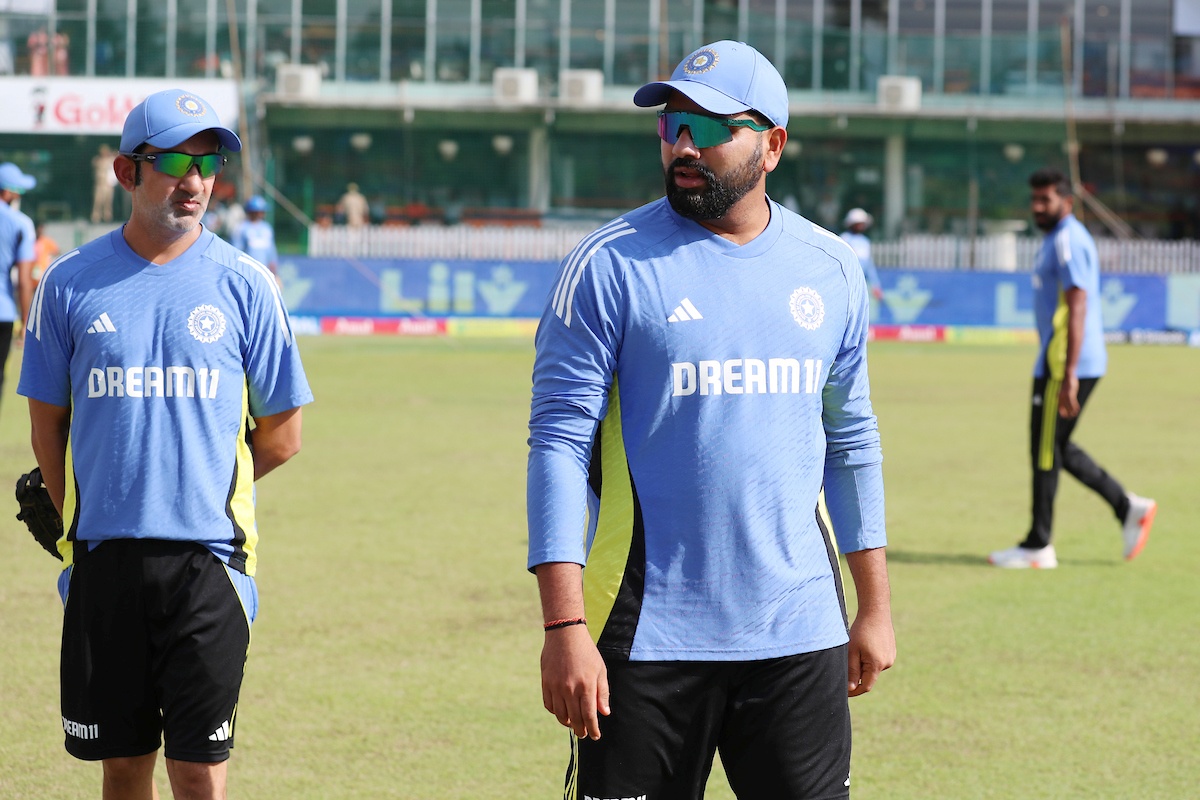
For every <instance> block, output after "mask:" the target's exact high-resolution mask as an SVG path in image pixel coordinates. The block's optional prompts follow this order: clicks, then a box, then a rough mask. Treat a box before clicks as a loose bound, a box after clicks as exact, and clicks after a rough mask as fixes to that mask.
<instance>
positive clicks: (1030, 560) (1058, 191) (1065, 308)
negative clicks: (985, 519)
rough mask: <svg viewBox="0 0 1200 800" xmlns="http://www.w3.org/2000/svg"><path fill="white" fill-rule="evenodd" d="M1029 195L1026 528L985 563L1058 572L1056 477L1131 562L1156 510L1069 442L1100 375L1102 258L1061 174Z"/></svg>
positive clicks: (1036, 176)
mask: <svg viewBox="0 0 1200 800" xmlns="http://www.w3.org/2000/svg"><path fill="white" fill-rule="evenodd" d="M1029 186H1030V188H1031V195H1030V210H1031V212H1032V214H1033V221H1034V223H1035V224H1036V225H1037V226H1038V228H1040V229H1041V230H1042V231H1044V232H1045V234H1046V237H1045V238H1044V239H1043V240H1042V247H1041V249H1040V250H1039V251H1038V254H1037V260H1036V262H1035V263H1034V268H1033V289H1034V318H1035V320H1036V322H1037V330H1038V339H1039V348H1038V356H1037V360H1036V361H1035V362H1034V368H1033V393H1032V401H1031V413H1030V424H1029V430H1030V451H1031V457H1032V461H1033V509H1032V511H1033V514H1032V515H1033V522H1032V524H1031V526H1030V528H1029V534H1028V535H1027V536H1026V537H1025V539H1024V540H1023V541H1022V542H1021V543H1020V544H1019V545H1017V546H1016V547H1010V548H1008V549H1005V550H997V551H995V552H993V553H992V554H991V555H989V556H988V561H989V562H990V563H992V564H994V565H995V566H997V567H1006V568H1009V569H1022V568H1029V567H1033V568H1036V569H1053V568H1054V567H1057V566H1058V556H1057V554H1056V553H1055V551H1054V545H1053V544H1051V541H1050V539H1051V526H1052V523H1053V521H1054V497H1055V495H1056V494H1057V493H1058V475H1059V471H1060V469H1066V471H1067V472H1068V473H1070V474H1071V475H1073V476H1074V477H1075V478H1076V479H1077V480H1079V482H1080V483H1082V484H1083V485H1084V486H1086V487H1088V488H1089V489H1091V490H1092V491H1094V492H1096V493H1097V494H1099V495H1100V496H1101V497H1102V498H1104V500H1105V502H1107V503H1108V504H1109V506H1111V507H1112V510H1113V514H1114V515H1115V516H1116V518H1117V521H1118V522H1119V523H1120V525H1121V540H1122V549H1123V554H1124V556H1125V559H1126V560H1127V561H1132V560H1133V559H1134V558H1136V557H1137V555H1138V553H1140V552H1141V551H1142V548H1143V547H1145V545H1146V540H1147V539H1148V538H1149V536H1150V526H1151V525H1152V524H1153V523H1154V515H1155V513H1156V512H1157V510H1158V504H1157V503H1155V502H1154V501H1153V500H1151V499H1150V498H1148V497H1139V496H1138V495H1136V494H1134V493H1132V492H1127V491H1126V490H1125V489H1124V488H1122V486H1121V484H1120V483H1118V482H1117V480H1116V479H1115V478H1113V477H1112V476H1111V475H1110V474H1109V473H1108V472H1107V471H1105V469H1104V468H1103V467H1101V466H1100V465H1099V464H1097V463H1096V462H1095V461H1094V460H1093V459H1092V457H1091V456H1089V455H1088V454H1087V453H1085V452H1084V451H1083V449H1082V448H1080V447H1079V445H1077V444H1075V443H1074V442H1073V441H1071V434H1072V433H1073V432H1074V430H1075V425H1076V423H1077V422H1078V421H1079V415H1080V413H1081V412H1082V411H1083V407H1084V404H1085V403H1087V400H1088V397H1090V396H1091V394H1092V391H1093V390H1094V389H1095V388H1096V384H1097V383H1099V381H1100V378H1101V377H1103V375H1104V373H1105V370H1106V369H1107V367H1108V352H1107V350H1105V347H1104V319H1103V314H1102V309H1101V305H1100V257H1099V255H1098V254H1097V252H1096V243H1095V241H1094V240H1093V239H1092V235H1091V234H1090V233H1088V230H1087V228H1085V227H1084V226H1083V223H1081V222H1080V221H1079V220H1078V219H1076V218H1075V216H1074V214H1072V213H1071V212H1072V209H1073V207H1074V198H1073V195H1072V190H1071V184H1070V182H1069V181H1068V180H1067V177H1066V176H1065V175H1064V174H1063V173H1062V171H1060V170H1057V169H1051V168H1047V169H1041V170H1038V171H1037V172H1035V173H1033V175H1032V176H1030V178H1029Z"/></svg>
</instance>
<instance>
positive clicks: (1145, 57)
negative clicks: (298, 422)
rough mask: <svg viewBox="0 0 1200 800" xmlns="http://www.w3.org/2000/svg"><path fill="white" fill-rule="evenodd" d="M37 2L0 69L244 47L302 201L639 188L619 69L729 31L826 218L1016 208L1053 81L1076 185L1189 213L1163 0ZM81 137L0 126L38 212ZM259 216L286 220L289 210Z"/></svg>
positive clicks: (1153, 227)
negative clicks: (782, 118)
mask: <svg viewBox="0 0 1200 800" xmlns="http://www.w3.org/2000/svg"><path fill="white" fill-rule="evenodd" d="M44 5H45V10H44V12H42V13H10V14H6V15H5V16H4V18H2V19H0V75H3V74H13V75H33V76H40V75H45V76H56V75H70V76H90V77H137V78H150V77H153V78H178V79H180V80H181V81H182V80H186V79H188V78H201V77H203V78H222V77H223V78H233V77H235V76H237V75H238V65H239V64H240V66H241V76H242V77H244V78H245V80H244V82H243V89H244V94H245V110H246V117H247V120H248V122H249V124H250V126H251V131H250V141H251V144H252V152H251V153H250V154H249V155H248V157H249V156H253V157H254V158H255V159H256V162H257V163H258V165H259V170H258V171H259V172H261V173H262V174H263V175H265V176H267V178H268V179H269V180H271V181H273V182H274V184H275V185H277V186H278V187H279V189H280V190H281V191H282V192H283V193H284V194H285V195H286V196H288V197H289V198H292V200H293V202H294V203H295V205H296V206H297V207H299V208H301V209H302V210H303V211H304V212H305V213H306V214H307V215H308V216H310V217H313V218H318V217H321V216H322V215H326V214H327V213H328V209H329V208H331V207H332V205H333V203H335V202H336V199H337V197H338V196H339V195H340V194H341V192H342V191H343V190H344V188H345V184H346V183H347V182H350V181H352V180H353V181H355V182H357V183H359V185H360V186H361V187H363V190H364V192H365V193H367V195H368V197H369V198H371V199H372V200H373V202H374V206H375V210H376V218H377V221H379V222H396V223H398V224H400V223H411V222H413V221H429V220H435V219H436V220H441V221H446V220H449V221H456V220H457V219H458V218H459V217H461V216H462V215H463V214H464V213H465V214H467V216H470V215H471V214H472V213H474V212H476V211H478V210H479V209H486V208H527V209H530V210H532V211H533V212H535V213H536V215H537V216H538V217H539V218H541V219H546V218H552V217H554V216H555V215H562V216H571V215H583V214H587V213H595V214H597V215H602V214H605V213H609V212H617V211H620V210H622V209H624V208H628V207H630V206H631V205H636V204H638V203H641V202H644V201H645V200H646V199H648V198H650V197H653V196H656V195H657V194H658V193H660V192H661V182H662V179H661V175H660V174H659V173H660V168H659V166H658V157H659V156H658V148H657V146H656V140H655V138H654V136H653V134H652V132H651V131H652V122H650V121H647V119H648V118H643V116H637V112H636V110H634V109H632V108H629V107H628V94H629V90H631V89H632V88H633V87H636V86H638V85H640V84H641V83H643V82H645V81H647V80H651V79H654V78H658V77H662V76H665V75H666V74H668V73H669V72H670V71H671V69H672V68H673V66H674V65H675V64H676V63H678V61H679V60H680V59H681V58H682V57H683V56H684V55H685V54H686V53H688V52H690V51H691V50H692V49H694V48H695V47H696V46H698V45H699V44H702V43H704V42H706V41H713V40H716V39H722V38H731V39H739V40H743V41H747V42H750V43H751V44H753V45H754V46H755V47H757V48H758V49H759V50H761V51H762V52H763V53H764V54H766V55H767V56H768V57H769V58H771V60H772V61H773V62H774V63H775V64H776V65H777V66H778V67H779V69H780V71H781V73H782V74H783V75H784V78H785V81H786V82H787V83H788V86H789V89H790V90H791V93H792V102H793V108H794V112H793V122H792V124H791V125H790V126H789V133H790V136H791V139H792V146H791V147H790V148H789V150H788V151H787V154H786V156H785V158H784V160H783V162H782V163H781V165H780V168H779V170H777V172H776V174H773V175H772V176H771V177H770V179H769V180H770V187H771V191H772V194H773V195H775V196H777V197H778V198H779V199H786V200H787V201H788V202H789V204H794V205H795V206H796V207H797V208H798V209H800V210H801V211H802V213H806V214H808V215H809V216H812V217H814V218H816V219H818V220H820V221H822V222H825V223H831V222H832V223H833V224H834V226H835V227H836V222H837V220H838V219H840V216H841V215H842V214H843V213H844V211H845V210H846V208H848V207H850V206H853V205H859V206H863V207H867V208H870V209H872V210H873V213H876V216H877V218H880V219H881V220H882V219H885V218H886V219H887V221H888V222H887V225H886V228H883V227H882V226H881V229H880V230H879V233H880V234H882V233H884V231H885V230H886V232H887V233H889V234H896V233H900V232H903V231H930V232H955V231H958V230H960V229H962V228H963V226H964V225H968V224H970V223H969V221H970V220H980V219H1004V218H1021V219H1024V218H1025V217H1026V212H1025V188H1024V176H1025V174H1027V173H1028V172H1029V171H1031V170H1032V169H1033V168H1035V167H1036V166H1040V165H1042V164H1043V163H1052V164H1056V165H1059V166H1062V167H1066V166H1067V163H1068V162H1067V159H1066V156H1065V152H1064V147H1063V141H1064V139H1065V137H1066V126H1065V125H1064V118H1063V115H1062V110H1063V106H1064V99H1065V98H1067V97H1070V98H1071V99H1072V100H1074V101H1078V105H1079V107H1080V108H1082V109H1085V110H1086V112H1087V113H1081V114H1080V124H1079V137H1080V140H1081V143H1082V150H1081V154H1080V174H1081V177H1082V179H1083V181H1084V183H1085V185H1088V186H1089V188H1091V189H1092V190H1093V191H1094V192H1095V193H1096V194H1097V195H1098V196H1099V197H1100V198H1101V199H1103V200H1104V202H1106V203H1107V204H1108V205H1110V207H1112V208H1113V209H1114V210H1116V211H1117V212H1118V213H1122V214H1125V215H1128V218H1129V220H1130V221H1131V223H1132V224H1134V226H1135V228H1137V229H1138V230H1140V231H1142V232H1144V233H1147V234H1149V235H1160V236H1170V235H1194V234H1195V233H1196V231H1197V229H1198V228H1200V223H1194V222H1193V221H1192V218H1193V217H1194V216H1195V212H1194V208H1195V206H1196V201H1195V200H1194V198H1195V197H1197V196H1200V191H1198V190H1200V151H1198V150H1197V148H1196V147H1195V146H1194V145H1192V144H1191V143H1190V138H1191V137H1190V134H1189V130H1191V129H1192V128H1189V126H1194V125H1195V124H1196V121H1197V120H1196V119H1195V116H1196V115H1195V113H1194V112H1191V111H1184V110H1181V109H1184V108H1191V105H1190V104H1191V103H1193V102H1194V101H1195V99H1196V98H1197V97H1200V38H1196V37H1192V36H1185V35H1177V34H1176V33H1174V32H1173V16H1172V7H1173V0H1137V2H1136V4H1135V3H1134V2H1133V0H847V1H846V2H834V1H833V0H239V2H237V3H236V13H237V17H236V19H234V20H230V19H229V18H228V17H227V11H228V8H229V5H228V4H227V3H226V2H225V1H224V0H189V2H186V3H185V2H182V0H58V2H50V1H49V0H47V2H46V3H45V4H44ZM27 7H32V8H36V7H37V6H36V4H33V5H32V6H27ZM285 64H305V65H314V66H316V67H317V68H318V69H319V72H320V74H321V76H322V78H323V81H324V88H323V89H322V90H321V97H322V103H321V104H318V106H319V107H318V106H311V107H309V108H308V110H305V108H304V107H303V105H304V104H303V103H301V104H300V106H299V107H297V106H296V105H295V104H294V103H292V102H290V101H289V100H288V99H287V98H281V97H280V96H278V95H276V94H275V88H276V72H277V70H278V68H279V67H280V66H282V65H285ZM511 67H516V68H523V69H528V70H533V71H534V73H535V74H536V93H537V97H536V99H535V100H533V101H532V102H530V103H528V104H527V105H526V106H524V107H520V108H501V107H498V105H497V104H496V103H495V102H494V101H493V93H492V84H493V80H494V76H495V71H496V69H498V68H511ZM563 70H595V71H599V72H600V73H601V74H602V75H603V87H604V97H603V99H602V100H601V101H599V102H598V103H597V99H596V98H594V97H593V98H591V99H590V101H589V102H592V103H593V104H594V105H593V107H592V108H590V109H589V108H588V107H586V106H580V105H578V104H576V105H573V106H570V107H564V106H563V105H562V104H561V103H560V102H559V101H560V98H561V94H560V89H561V88H562V87H560V86H559V84H560V79H561V76H562V72H563ZM885 75H900V76H910V77H915V78H917V79H919V81H920V84H921V88H922V91H923V95H924V97H923V101H922V105H921V108H920V110H919V112H901V111H897V112H888V111H886V110H881V109H880V108H878V107H877V106H876V98H875V93H876V86H877V84H878V81H879V79H880V78H881V77H883V76H885ZM397 96H402V97H403V98H405V99H403V100H402V101H396V100H392V101H385V99H386V98H388V97H393V98H394V97H397ZM334 101H336V102H334ZM618 102H620V103H621V105H620V106H619V107H618V106H617V105H615V104H617V103H618ZM1089 103H1090V104H1091V105H1089ZM1139 104H1153V105H1154V108H1155V113H1154V114H1152V115H1149V118H1152V119H1153V120H1154V121H1152V122H1147V121H1146V119H1147V118H1148V117H1147V115H1145V114H1143V113H1141V109H1143V108H1144V107H1147V106H1145V105H1139ZM977 107H978V108H981V109H983V110H982V111H981V112H980V113H979V114H978V115H976V114H975V112H974V111H972V109H975V108H977ZM796 109H802V111H797V110H796ZM259 111H261V112H262V113H261V114H260V113H259ZM977 117H978V118H977ZM297 140H300V141H306V140H307V141H311V142H312V145H313V146H312V148H311V149H310V150H306V149H305V148H303V147H297V146H296V144H295V142H296V141H297ZM100 141H101V139H100V138H98V137H86V136H84V137H62V136H36V135H33V134H0V157H3V158H11V159H14V160H20V161H21V162H22V163H23V164H24V165H26V166H29V167H31V168H36V169H37V170H42V174H44V175H46V176H47V177H50V176H54V180H53V181H52V182H50V183H49V184H48V185H47V192H52V193H53V194H54V197H52V198H51V197H48V196H44V198H43V199H44V202H45V203H46V205H47V209H49V210H48V211H47V212H46V213H47V214H51V213H52V214H62V215H66V216H70V215H75V216H81V215H86V213H87V210H88V208H89V205H88V203H89V199H88V198H87V197H86V196H85V195H86V194H87V192H86V191H85V190H83V189H77V188H74V187H72V186H70V185H69V184H70V181H68V180H67V179H66V176H69V175H72V174H82V175H86V174H87V171H86V170H87V166H88V163H89V159H90V154H91V153H93V152H94V151H95V149H96V146H97V145H98V144H99V143H100ZM447 142H451V143H453V144H452V145H451V144H445V143H447ZM85 182H86V181H85ZM897 182H899V183H901V184H903V185H902V186H901V187H900V191H896V190H895V187H894V186H893V188H892V190H889V184H890V183H891V184H896V183H897ZM980 186H985V187H987V190H986V191H982V192H980V191H977V188H978V187H980ZM969 187H976V189H970V188H969ZM39 194H40V193H39ZM971 197H978V202H977V203H976V202H975V201H973V200H969V199H968V198H971ZM27 202H29V204H30V205H31V206H33V207H35V208H36V207H37V204H38V203H39V202H42V200H39V198H38V197H36V196H35V195H31V196H30V197H29V198H28V200H27ZM885 206H887V207H888V210H887V213H886V214H883V213H879V212H881V211H882V209H884V207H885ZM406 208H407V209H409V211H410V212H413V210H414V209H420V208H426V209H430V211H429V212H428V213H425V212H422V213H420V214H418V213H415V212H414V213H407V212H404V211H403V209H406ZM1189 215H1190V216H1189ZM1181 219H1182V220H1185V221H1184V222H1183V223H1180V222H1179V220H1181ZM277 223H278V224H279V225H280V226H281V229H282V231H283V236H284V238H285V239H286V238H287V237H288V236H289V235H291V236H293V238H298V237H299V232H300V230H301V225H300V223H299V222H297V221H295V220H293V219H291V218H290V217H289V218H286V219H279V220H277Z"/></svg>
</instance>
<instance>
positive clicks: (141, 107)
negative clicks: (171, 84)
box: [121, 89, 242, 153]
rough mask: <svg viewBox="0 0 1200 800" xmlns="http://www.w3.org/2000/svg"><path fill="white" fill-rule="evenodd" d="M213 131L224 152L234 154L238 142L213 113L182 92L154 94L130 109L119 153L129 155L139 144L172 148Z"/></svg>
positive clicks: (190, 94) (172, 91) (166, 91)
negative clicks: (232, 152)
mask: <svg viewBox="0 0 1200 800" xmlns="http://www.w3.org/2000/svg"><path fill="white" fill-rule="evenodd" d="M204 131H213V132H214V133H216V134H217V137H218V138H220V140H221V146H222V147H224V148H225V149H226V150H232V151H234V152H237V151H238V150H241V149H242V141H241V139H239V138H238V137H237V134H236V133H234V132H233V131H231V130H230V129H229V128H226V127H225V126H224V125H222V124H221V120H219V119H217V112H215V111H213V110H212V108H211V107H210V106H209V104H208V103H207V102H206V101H205V100H202V99H201V98H199V97H197V96H196V95H194V94H192V93H190V92H185V91H183V90H182V89H167V90H165V91H162V92H155V93H154V94H152V95H150V96H149V97H147V98H146V99H145V100H143V101H142V102H140V103H138V104H137V105H136V106H134V107H133V110H132V111H130V112H129V116H128V117H126V118H125V127H124V129H123V130H122V131H121V152H122V153H132V152H133V151H134V150H137V149H138V147H140V146H141V145H143V144H149V145H153V146H154V147H162V148H168V147H175V146H176V145H180V144H183V143H184V142H186V141H187V140H188V139H190V138H192V137H193V136H195V135H196V134H197V133H203V132H204Z"/></svg>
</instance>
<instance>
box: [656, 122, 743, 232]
mask: <svg viewBox="0 0 1200 800" xmlns="http://www.w3.org/2000/svg"><path fill="white" fill-rule="evenodd" d="M676 169H688V170H693V171H695V172H697V173H699V174H700V175H702V176H703V177H704V181H705V183H706V184H707V186H705V187H704V188H702V189H681V188H679V186H678V185H677V184H676V183H675V178H674V173H675V170H676ZM663 177H664V179H665V182H666V185H667V201H668V202H669V203H670V204H671V208H673V209H675V212H676V213H677V214H679V215H680V216H681V217H687V218H688V219H692V220H696V221H704V220H713V219H721V218H722V217H724V216H725V215H726V214H728V213H729V209H731V208H733V207H734V205H736V204H737V202H738V201H739V200H741V199H742V198H743V197H745V196H746V194H747V193H749V191H750V190H751V189H753V188H754V187H755V186H757V185H758V182H759V180H761V179H762V142H761V141H760V142H759V143H758V144H757V145H756V146H755V148H754V152H753V153H752V154H751V155H750V157H749V158H748V159H746V160H745V161H744V162H742V164H741V165H739V166H737V167H735V168H733V169H732V170H730V171H729V172H727V173H725V174H724V175H722V176H720V177H718V176H717V175H716V173H714V172H713V171H712V170H710V169H709V168H708V167H705V166H703V165H702V164H701V163H700V162H699V161H688V160H687V159H683V158H677V159H675V160H674V161H672V162H671V163H670V164H669V165H668V166H667V168H666V170H664V171H663Z"/></svg>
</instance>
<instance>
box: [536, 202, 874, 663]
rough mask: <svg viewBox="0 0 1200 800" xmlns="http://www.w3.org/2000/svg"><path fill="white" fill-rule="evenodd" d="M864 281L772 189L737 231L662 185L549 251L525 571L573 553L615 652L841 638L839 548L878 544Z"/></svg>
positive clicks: (781, 646)
mask: <svg viewBox="0 0 1200 800" xmlns="http://www.w3.org/2000/svg"><path fill="white" fill-rule="evenodd" d="M867 309H868V306H867V292H866V286H865V281H864V279H863V273H862V270H861V268H860V267H859V266H858V263H857V260H856V259H855V257H854V254H853V253H852V251H851V250H850V248H849V247H848V246H847V245H846V244H845V243H844V242H842V241H841V240H840V239H838V237H836V236H835V235H833V234H831V233H828V232H827V231H824V230H822V229H820V228H817V227H816V226H814V225H813V224H812V223H810V222H808V221H807V220H805V219H803V218H801V217H799V216H797V215H795V214H792V213H791V212H788V211H787V210H785V209H783V208H782V207H781V206H779V205H777V204H775V203H771V222H770V224H769V226H768V228H767V229H766V230H765V231H764V232H763V233H762V234H761V235H759V236H758V237H757V238H755V239H754V240H753V241H752V242H749V243H747V244H745V245H741V246H739V245H736V244H735V243H733V242H730V241H728V240H726V239H723V238H721V237H719V236H716V235H714V234H712V233H711V232H709V231H708V230H706V229H705V228H703V227H702V226H700V225H698V224H697V223H695V222H693V221H690V220H687V219H685V218H683V217H680V216H679V215H678V214H676V213H675V212H674V211H673V210H672V209H671V207H670V205H669V204H668V203H667V202H666V201H665V200H661V201H657V202H655V203H651V204H650V205H648V206H644V207H642V208H640V209H637V210H635V211H633V212H631V213H630V214H627V215H625V216H624V217H621V218H619V219H617V220H614V221H613V222H611V223H609V224H608V225H606V226H604V227H602V228H600V229H599V230H597V231H595V232H594V233H593V234H591V235H590V236H588V237H587V238H585V239H584V240H583V241H582V242H580V244H579V245H578V246H577V247H576V248H575V250H574V251H573V252H572V253H571V254H569V255H568V256H567V258H566V259H564V261H563V264H562V267H561V270H560V275H559V280H558V281H557V284H556V287H555V290H554V293H553V294H552V296H551V297H550V299H549V302H548V305H547V309H546V312H545V314H544V315H543V318H542V320H541V324H540V326H539V330H538V334H537V355H536V360H535V365H534V376H533V378H534V387H533V404H532V413H531V419H530V456H529V482H528V513H529V529H530V543H529V560H528V565H529V567H530V568H533V567H535V566H537V565H538V564H542V563H547V562H563V561H565V562H575V563H579V564H584V565H586V569H585V570H584V591H585V601H586V607H587V616H588V621H589V627H590V628H591V632H592V634H593V636H594V637H595V638H596V640H597V642H598V646H599V647H600V648H601V649H602V650H603V651H604V652H605V653H606V654H609V655H613V656H616V657H623V658H630V659H633V660H718V661H719V660H746V659H756V658H773V657H777V656H783V655H792V654H795V653H801V652H811V651H814V650H819V649H824V648H828V647H833V646H836V645H839V644H842V643H843V642H845V641H846V639H847V636H846V626H845V618H844V616H843V608H842V603H841V599H840V597H839V592H838V580H837V565H836V556H833V557H831V553H832V552H834V551H833V549H832V547H831V546H830V543H829V542H828V541H827V539H826V536H825V534H824V533H823V531H822V526H821V525H819V524H818V520H817V514H816V508H817V503H818V496H819V493H820V491H821V486H822V483H824V485H825V491H826V496H827V501H828V506H829V512H830V517H831V518H832V521H833V525H834V530H835V532H836V535H837V537H838V544H839V545H840V548H841V549H842V550H843V551H856V550H861V549H866V548H872V547H881V546H883V545H884V544H885V541H886V537H885V531H884V520H883V481H882V468H881V460H882V456H881V451H880V446H879V435H878V428H877V425H876V420H875V416H874V414H873V412H872V409H871V404H870V397H869V393H870V392H869V384H868V379H867V364H866V342H867V333H868V319H867Z"/></svg>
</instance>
